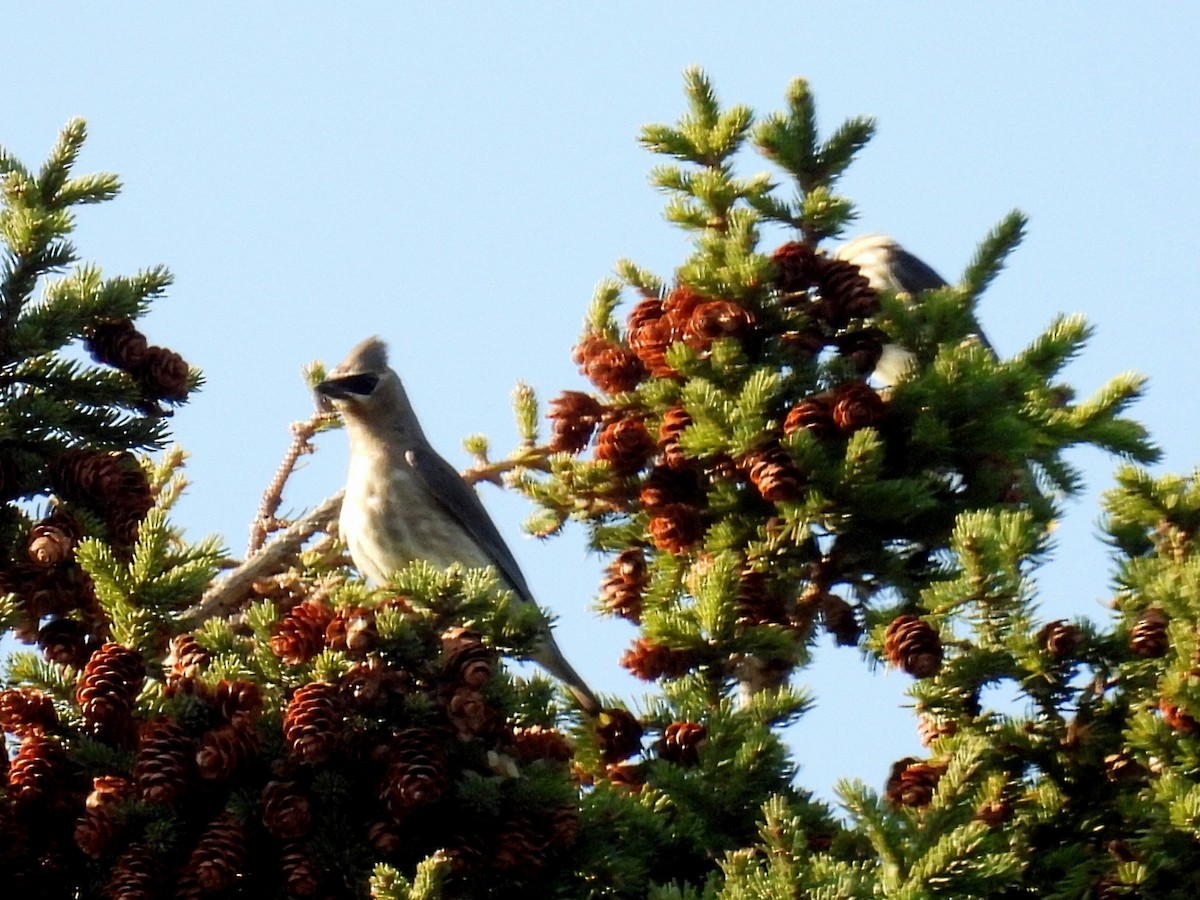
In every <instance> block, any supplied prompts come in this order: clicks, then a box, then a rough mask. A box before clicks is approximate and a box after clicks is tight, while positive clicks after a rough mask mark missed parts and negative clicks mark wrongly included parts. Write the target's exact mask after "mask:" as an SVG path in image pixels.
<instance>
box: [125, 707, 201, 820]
mask: <svg viewBox="0 0 1200 900" xmlns="http://www.w3.org/2000/svg"><path fill="white" fill-rule="evenodd" d="M195 773H196V742H195V741H194V740H193V739H192V737H191V735H189V734H188V733H187V731H185V730H184V728H183V726H182V725H180V724H179V723H178V722H176V721H174V720H172V719H167V718H157V719H151V720H150V721H148V722H146V723H145V724H144V725H142V727H141V731H140V733H139V734H138V755H137V762H136V763H135V764H134V767H133V780H134V783H135V784H136V785H137V788H138V793H139V796H140V797H141V799H142V800H143V801H145V802H146V803H161V804H164V805H167V806H169V805H171V804H173V803H175V802H176V801H177V800H179V799H180V798H182V797H183V796H184V795H185V794H186V793H187V792H188V789H189V788H190V787H191V785H192V783H193V781H194V779H195Z"/></svg>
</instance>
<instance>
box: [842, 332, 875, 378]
mask: <svg viewBox="0 0 1200 900" xmlns="http://www.w3.org/2000/svg"><path fill="white" fill-rule="evenodd" d="M886 339H887V335H885V334H884V333H883V332H882V331H880V330H879V329H878V328H861V329H859V330H858V331H851V332H847V333H845V334H842V335H839V336H838V338H837V339H836V340H835V341H834V345H835V346H836V347H837V351H838V355H840V356H841V357H842V358H843V359H848V360H850V362H851V363H852V364H853V366H854V370H855V371H856V372H858V374H859V375H861V376H863V377H864V378H865V377H866V376H868V375H870V374H871V373H872V372H874V371H875V367H876V366H877V365H879V360H880V358H881V357H882V356H883V345H884V343H885V342H886Z"/></svg>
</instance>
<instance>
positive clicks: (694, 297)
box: [662, 284, 709, 336]
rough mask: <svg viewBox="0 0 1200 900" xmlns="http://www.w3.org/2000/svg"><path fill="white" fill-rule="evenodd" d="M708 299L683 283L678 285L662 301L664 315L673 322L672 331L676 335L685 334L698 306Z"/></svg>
mask: <svg viewBox="0 0 1200 900" xmlns="http://www.w3.org/2000/svg"><path fill="white" fill-rule="evenodd" d="M708 299H709V298H707V297H702V296H700V295H699V294H697V293H696V292H695V291H693V290H692V289H691V288H690V287H688V286H687V285H683V284H680V285H676V286H675V287H674V288H672V289H671V290H670V291H669V292H668V293H667V296H665V297H664V298H663V301H662V308H663V315H664V316H665V317H666V319H667V321H668V322H670V323H671V328H672V331H673V333H674V334H675V335H676V336H682V335H683V332H684V329H685V328H687V325H688V322H690V321H691V319H692V313H693V312H695V311H696V307H697V306H699V305H700V304H701V303H704V302H705V301H706V300H708Z"/></svg>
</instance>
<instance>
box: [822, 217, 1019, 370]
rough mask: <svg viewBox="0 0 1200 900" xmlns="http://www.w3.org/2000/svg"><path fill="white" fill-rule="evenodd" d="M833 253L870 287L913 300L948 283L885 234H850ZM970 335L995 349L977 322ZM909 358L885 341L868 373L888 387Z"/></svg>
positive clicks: (910, 360)
mask: <svg viewBox="0 0 1200 900" xmlns="http://www.w3.org/2000/svg"><path fill="white" fill-rule="evenodd" d="M833 257H834V258H835V259H840V260H842V261H844V262H848V263H851V264H853V265H855V266H857V267H858V271H859V272H860V273H861V274H862V275H863V277H865V278H866V279H867V281H868V282H869V283H870V285H871V287H872V288H873V289H874V290H876V291H879V292H888V293H894V294H907V295H908V296H909V297H910V298H911V299H912V300H914V301H915V299H916V298H917V296H918V295H919V294H920V293H921V291H932V290H936V289H938V288H944V287H947V286H948V282H947V281H946V279H944V278H942V276H941V275H939V274H938V273H937V272H935V271H934V270H933V269H932V268H930V266H929V265H928V264H927V263H926V262H924V261H923V260H921V259H920V258H919V257H916V256H913V254H911V253H909V252H908V251H907V250H905V249H904V248H903V247H901V246H900V245H899V244H898V243H896V241H894V240H893V239H892V238H890V237H888V236H887V235H886V234H863V235H859V236H858V237H856V238H852V239H851V240H848V241H846V243H844V244H842V245H841V246H840V247H838V248H837V250H835V251H834V252H833ZM974 337H975V338H977V339H978V341H979V343H980V344H981V345H982V346H983V347H984V348H986V349H987V350H988V351H990V352H991V353H992V354H993V355H995V352H996V351H995V350H994V349H993V348H992V345H991V343H990V342H989V341H988V339H987V335H985V334H984V333H983V330H982V329H980V328H979V327H978V323H976V328H975V331H974ZM912 361H913V354H912V352H911V351H910V350H907V349H906V348H904V347H901V346H900V345H899V344H886V345H884V348H883V355H882V356H881V357H880V359H879V362H878V363H877V364H876V367H875V371H874V372H873V373H872V374H873V375H874V377H875V378H876V379H877V380H878V381H879V382H880V383H882V384H883V385H884V386H888V387H890V386H892V385H894V384H895V383H896V382H897V381H899V380H900V377H901V375H902V374H903V373H904V370H905V368H907V367H908V366H909V365H911V364H912Z"/></svg>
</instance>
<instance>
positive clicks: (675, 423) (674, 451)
mask: <svg viewBox="0 0 1200 900" xmlns="http://www.w3.org/2000/svg"><path fill="white" fill-rule="evenodd" d="M691 424H692V417H691V416H690V415H688V411H687V410H686V409H684V408H683V407H682V406H673V407H671V408H670V409H668V410H667V411H666V412H665V413H663V419H662V424H661V425H659V426H658V448H659V450H661V451H662V455H663V460H664V461H665V462H666V464H667V465H668V466H671V467H672V468H679V467H682V466H686V465H687V464H688V458H687V456H686V455H685V454H684V452H683V448H682V447H680V446H679V436H680V435H681V434H682V433H683V431H684V429H686V428H687V427H688V426H689V425H691Z"/></svg>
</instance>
